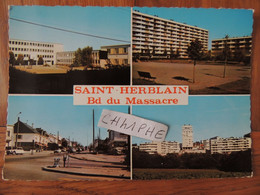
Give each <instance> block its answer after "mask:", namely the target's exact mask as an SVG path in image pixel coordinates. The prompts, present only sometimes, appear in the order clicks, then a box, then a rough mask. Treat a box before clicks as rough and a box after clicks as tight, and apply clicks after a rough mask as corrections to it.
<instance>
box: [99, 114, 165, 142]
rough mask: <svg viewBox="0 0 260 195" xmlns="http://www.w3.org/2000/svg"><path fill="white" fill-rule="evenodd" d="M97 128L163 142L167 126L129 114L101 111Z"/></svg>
mask: <svg viewBox="0 0 260 195" xmlns="http://www.w3.org/2000/svg"><path fill="white" fill-rule="evenodd" d="M98 126H99V127H103V128H106V129H110V130H114V131H117V132H120V133H123V134H127V135H132V136H136V137H140V138H144V139H148V140H153V141H164V139H165V136H166V134H167V131H168V126H167V125H164V124H162V123H158V122H155V121H151V120H147V119H144V118H140V117H137V116H133V115H130V114H125V113H122V112H116V111H111V110H103V112H102V114H101V117H100V119H99V122H98Z"/></svg>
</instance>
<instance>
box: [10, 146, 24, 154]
mask: <svg viewBox="0 0 260 195" xmlns="http://www.w3.org/2000/svg"><path fill="white" fill-rule="evenodd" d="M11 153H12V154H17V155H18V154H19V155H23V154H24V150H23V148H22V147H18V148H16V149H13V150H12V151H11Z"/></svg>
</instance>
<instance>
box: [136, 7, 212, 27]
mask: <svg viewBox="0 0 260 195" xmlns="http://www.w3.org/2000/svg"><path fill="white" fill-rule="evenodd" d="M133 13H137V14H140V15H143V16H147V17H152V18H157V19H160V20H163V21H166V22H170V23H176V24H180V25H183V26H188V27H192V28H196V29H201V30H204V31H208V30H207V29H204V28H200V27H197V26H192V25H189V24H184V23H181V22H176V21H174V20H169V19H164V18H161V17H159V16H153V15H149V14H144V13H142V12H139V11H137V10H133Z"/></svg>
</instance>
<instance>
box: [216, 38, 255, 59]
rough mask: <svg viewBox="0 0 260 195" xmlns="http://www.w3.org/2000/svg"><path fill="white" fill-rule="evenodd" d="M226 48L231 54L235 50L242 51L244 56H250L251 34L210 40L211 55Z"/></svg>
mask: <svg viewBox="0 0 260 195" xmlns="http://www.w3.org/2000/svg"><path fill="white" fill-rule="evenodd" d="M224 48H228V49H229V50H230V52H231V54H235V53H236V52H237V51H240V52H242V53H243V54H244V55H245V56H251V49H252V36H245V37H227V38H222V39H215V40H212V48H211V55H212V56H216V55H218V54H220V53H222V52H223V50H224Z"/></svg>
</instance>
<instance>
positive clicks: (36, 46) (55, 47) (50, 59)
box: [9, 39, 63, 65]
mask: <svg viewBox="0 0 260 195" xmlns="http://www.w3.org/2000/svg"><path fill="white" fill-rule="evenodd" d="M9 50H10V51H12V52H13V53H14V56H15V58H17V57H18V55H19V54H21V55H23V57H24V60H25V61H29V60H30V59H32V60H34V61H36V64H37V62H38V60H39V57H42V58H43V63H44V64H49V65H54V64H56V63H57V61H56V53H57V52H61V51H63V45H62V44H60V43H49V42H39V41H26V40H19V39H10V40H9Z"/></svg>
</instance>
